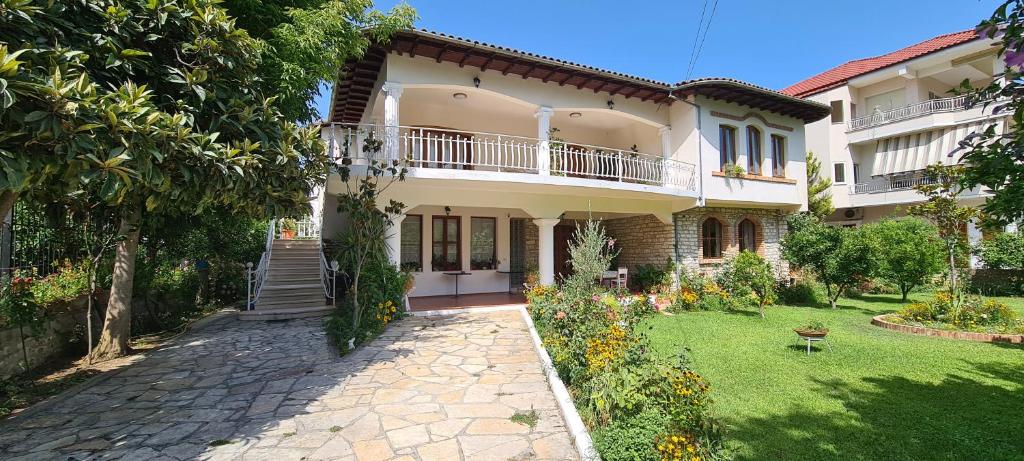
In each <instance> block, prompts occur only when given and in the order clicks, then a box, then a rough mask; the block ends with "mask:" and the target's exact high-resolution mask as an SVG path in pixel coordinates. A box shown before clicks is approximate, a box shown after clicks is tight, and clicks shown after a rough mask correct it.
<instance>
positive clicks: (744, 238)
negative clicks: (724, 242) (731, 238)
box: [737, 219, 757, 251]
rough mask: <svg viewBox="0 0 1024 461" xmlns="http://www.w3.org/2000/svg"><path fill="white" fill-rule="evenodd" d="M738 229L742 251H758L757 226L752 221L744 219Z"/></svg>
mask: <svg viewBox="0 0 1024 461" xmlns="http://www.w3.org/2000/svg"><path fill="white" fill-rule="evenodd" d="M738 227H739V229H738V231H739V232H737V234H738V235H739V243H740V251H757V224H754V221H751V220H750V219H744V220H743V221H740V225H739V226H738Z"/></svg>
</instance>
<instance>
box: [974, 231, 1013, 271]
mask: <svg viewBox="0 0 1024 461" xmlns="http://www.w3.org/2000/svg"><path fill="white" fill-rule="evenodd" d="M978 254H979V256H981V260H982V261H983V262H984V263H985V267H988V268H990V269H1024V235H1021V234H1020V233H1018V232H1000V233H998V234H995V235H993V236H992V237H991V238H988V239H985V240H984V241H982V242H981V245H980V247H979V248H978Z"/></svg>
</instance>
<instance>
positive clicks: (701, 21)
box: [686, 0, 708, 79]
mask: <svg viewBox="0 0 1024 461" xmlns="http://www.w3.org/2000/svg"><path fill="white" fill-rule="evenodd" d="M707 9H708V0H704V6H703V7H702V8H701V9H700V19H698V20H697V30H696V31H695V32H694V34H693V46H692V47H691V48H690V60H689V61H687V62H686V73H687V79H689V73H690V68H691V67H693V55H694V53H696V52H697V42H698V41H699V40H700V30H701V29H703V28H704V13H705V12H706V11H707Z"/></svg>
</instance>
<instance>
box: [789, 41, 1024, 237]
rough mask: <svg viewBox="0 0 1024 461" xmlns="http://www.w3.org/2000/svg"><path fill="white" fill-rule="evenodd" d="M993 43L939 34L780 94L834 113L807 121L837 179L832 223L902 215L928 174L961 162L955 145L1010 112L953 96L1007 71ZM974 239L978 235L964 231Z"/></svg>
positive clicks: (813, 144)
mask: <svg viewBox="0 0 1024 461" xmlns="http://www.w3.org/2000/svg"><path fill="white" fill-rule="evenodd" d="M1003 65H1004V64H1003V61H1002V60H1001V59H1000V58H999V57H998V56H997V46H996V44H995V42H994V41H993V40H991V39H987V38H979V37H978V35H977V34H976V33H975V32H974V30H966V31H962V32H956V33H952V34H945V35H940V36H938V37H935V38H932V39H929V40H925V41H923V42H921V43H917V44H915V45H911V46H908V47H906V48H903V49H900V50H897V51H894V52H892V53H887V54H884V55H881V56H875V57H871V58H865V59H858V60H855V61H850V62H848V63H846V64H843V65H840V66H838V67H835V68H833V69H829V70H827V71H825V72H822V73H820V74H818V75H815V76H813V77H810V78H808V79H806V80H803V81H801V82H798V83H796V84H794V85H792V86H790V87H788V88H785V89H783V90H782V92H783V93H786V94H789V95H792V96H795V97H800V98H806V99H807V100H810V101H814V102H817V103H820V104H828V105H829V106H830V107H831V109H832V112H831V116H830V117H828V118H824V119H821V120H818V121H814V122H810V123H808V124H807V127H806V131H807V149H808V150H810V151H812V152H814V153H815V155H817V156H818V158H819V159H821V162H822V169H823V170H826V171H827V173H826V174H829V175H831V178H832V182H833V186H832V197H833V203H834V204H835V207H836V212H835V214H833V215H832V216H831V217H830V218H829V221H831V222H834V223H837V224H842V225H851V226H853V225H859V224H861V223H867V222H872V221H877V220H879V219H881V218H884V217H887V216H894V215H895V216H899V215H904V214H906V210H905V208H906V206H907V205H909V204H913V203H919V202H922V201H923V200H924V197H923V196H922V195H921V194H919V193H917V192H916V191H915V190H914V189H913V186H915V185H917V184H921V183H922V182H924V181H927V180H928V179H927V178H926V177H924V175H923V174H922V170H923V169H924V168H925V167H926V166H928V165H930V164H934V163H945V164H953V163H956V162H958V161H959V160H960V152H959V151H958V150H957V146H958V142H959V141H961V140H963V139H964V138H965V137H966V136H967V135H968V134H969V133H972V132H975V131H979V130H983V129H985V128H986V127H988V126H990V125H993V124H994V125H996V128H997V130H1003V129H1005V126H1006V123H1008V121H1009V118H1008V115H1009V114H993V113H992V110H991V107H988V108H986V107H982V106H981V105H969V104H968V100H967V97H966V96H956V95H954V94H953V92H952V91H951V90H953V89H954V88H956V87H958V86H959V85H960V84H961V82H963V81H964V80H967V81H969V82H970V83H971V84H972V85H974V86H976V87H978V86H984V85H986V84H988V83H990V82H992V79H993V78H997V77H998V76H999V75H1001V73H1002V71H1003V69H1004V67H1003ZM986 195H987V192H986V191H984V190H974V191H970V193H967V194H965V195H964V198H963V202H964V203H965V204H967V205H970V206H977V205H980V204H982V203H983V202H984V200H985V197H986ZM967 233H968V237H969V240H971V242H972V243H974V242H977V241H978V240H980V239H981V231H980V230H979V229H978V227H977V226H976V225H975V224H974V223H972V224H971V225H970V226H969V227H968V229H967Z"/></svg>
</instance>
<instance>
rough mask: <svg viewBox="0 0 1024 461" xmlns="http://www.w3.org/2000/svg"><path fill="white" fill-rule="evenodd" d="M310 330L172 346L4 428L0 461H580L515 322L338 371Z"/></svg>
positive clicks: (254, 325) (408, 329)
mask: <svg viewBox="0 0 1024 461" xmlns="http://www.w3.org/2000/svg"><path fill="white" fill-rule="evenodd" d="M321 324H322V320H318V319H303V320H291V321H288V322H266V323H264V322H233V323H229V324H226V325H224V326H222V327H211V328H210V329H207V330H204V331H201V332H198V333H196V334H194V335H191V336H188V337H185V338H182V339H179V340H178V341H176V342H175V343H173V344H172V345H170V346H167V347H165V348H163V349H160V350H158V351H155V352H153V353H152V354H150V356H148V357H146V358H145V359H144V360H142V361H140V362H139V363H136V364H134V365H131V366H130V367H128V368H125V369H122V370H120V371H116V372H112V373H113V375H112V376H111V377H110V378H109V379H106V380H105V381H102V382H100V383H98V384H95V385H93V386H91V387H88V388H86V389H84V390H81V391H80V392H78V393H77V394H74V395H71V396H69V397H67V398H66V399H64V400H61V401H59V402H57V403H56V404H55V405H52V406H50V407H48V408H46V409H44V410H43V411H40V412H37V413H34V414H29V415H26V416H24V417H19V418H15V419H13V420H9V421H7V422H2V423H0V459H7V460H23V459H24V460H29V459H64V460H86V459H145V460H151V459H152V460H172V459H179V460H180V459H211V460H214V459H216V460H221V459H224V460H228V459H230V460H235V459H239V460H261V459H268V460H274V461H284V460H291V459H296V460H297V459H305V460H320V459H337V460H358V461H371V460H374V461H377V460H379V461H384V460H422V461H428V460H457V459H465V460H477V459H480V460H503V459H515V460H531V459H537V460H566V459H578V455H577V453H576V452H575V449H574V448H573V444H572V441H571V439H570V437H569V434H568V432H567V431H566V429H565V423H564V421H563V419H562V417H561V415H560V413H559V411H558V406H557V404H556V402H555V399H554V396H553V395H552V393H551V390H550V388H549V387H548V384H547V382H546V381H545V379H544V374H543V370H542V367H541V365H540V361H539V358H538V357H537V355H536V353H535V351H534V349H533V344H532V342H531V340H530V336H529V333H528V330H527V329H526V325H525V323H524V322H523V320H522V318H521V317H520V314H519V313H518V312H515V311H510V312H493V313H473V314H470V313H467V314H460V315H456V316H449V317H433V318H408V319H404V320H402V321H400V322H397V323H395V324H392V326H391V327H390V328H389V329H388V330H387V331H386V332H385V333H384V334H383V335H382V336H381V337H380V338H378V339H376V340H375V341H373V342H372V343H371V344H369V345H367V346H366V347H363V348H360V349H358V350H357V351H355V352H354V353H352V354H349V355H348V356H346V357H342V358H338V357H337V356H336V355H335V354H334V353H333V352H332V351H331V350H330V348H329V347H328V345H327V340H326V338H325V335H324V331H323V327H322V326H321ZM530 410H535V411H536V412H537V414H538V416H539V419H538V421H537V424H536V425H535V426H534V427H532V428H531V427H529V426H526V425H524V424H520V423H516V422H513V421H511V419H510V418H511V417H512V415H514V414H515V413H516V412H529V411H530Z"/></svg>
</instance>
